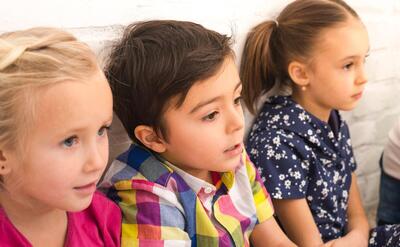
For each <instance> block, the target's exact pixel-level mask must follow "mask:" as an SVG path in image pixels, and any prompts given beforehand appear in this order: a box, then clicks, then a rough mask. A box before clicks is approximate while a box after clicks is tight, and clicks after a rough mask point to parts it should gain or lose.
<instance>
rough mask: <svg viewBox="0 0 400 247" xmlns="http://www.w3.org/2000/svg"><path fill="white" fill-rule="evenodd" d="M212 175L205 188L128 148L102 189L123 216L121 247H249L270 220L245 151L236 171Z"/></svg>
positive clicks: (169, 166)
mask: <svg viewBox="0 0 400 247" xmlns="http://www.w3.org/2000/svg"><path fill="white" fill-rule="evenodd" d="M215 174H217V173H215ZM215 174H214V179H213V180H215V183H214V185H212V184H209V183H207V182H205V181H202V180H200V179H198V178H195V177H193V176H191V175H190V174H187V173H186V172H184V171H182V170H180V169H179V168H176V167H174V166H173V165H172V164H169V163H168V162H167V161H165V160H163V159H161V158H160V157H158V156H156V155H154V154H153V153H152V152H150V151H148V150H146V149H144V148H142V147H140V146H137V145H132V146H131V147H130V148H129V150H128V151H126V152H125V153H123V154H121V155H120V156H119V157H118V158H117V159H116V160H115V161H114V162H113V163H112V165H111V167H110V169H109V170H108V171H107V174H106V176H105V178H104V181H103V182H102V185H101V187H103V188H105V189H106V190H107V195H108V196H109V197H110V198H111V199H113V200H114V201H116V202H117V203H118V205H119V206H120V208H121V210H122V213H123V223H122V239H121V242H122V246H123V247H125V246H126V247H127V246H152V247H153V246H154V247H157V246H174V247H175V246H249V245H250V244H249V236H250V234H251V232H252V230H253V229H254V226H255V225H256V224H258V223H261V222H263V221H265V220H267V219H269V218H270V217H272V215H273V207H272V204H271V201H270V199H269V195H268V192H267V191H266V189H265V187H264V185H263V182H262V181H261V179H260V177H259V175H258V173H257V171H256V169H255V168H254V166H253V164H252V163H251V161H250V160H249V158H248V156H247V154H246V153H245V151H243V155H242V159H241V162H240V164H239V165H238V167H237V168H236V170H235V171H232V172H225V173H222V174H219V175H217V176H215Z"/></svg>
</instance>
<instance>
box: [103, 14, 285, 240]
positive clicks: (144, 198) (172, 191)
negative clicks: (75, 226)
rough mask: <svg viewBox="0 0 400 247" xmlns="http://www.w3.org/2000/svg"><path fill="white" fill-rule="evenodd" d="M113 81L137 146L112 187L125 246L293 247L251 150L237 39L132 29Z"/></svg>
mask: <svg viewBox="0 0 400 247" xmlns="http://www.w3.org/2000/svg"><path fill="white" fill-rule="evenodd" d="M106 74H107V77H108V79H109V82H110V84H111V88H112V91H113V95H114V103H115V105H114V110H115V112H116V114H117V115H118V117H119V118H120V120H121V122H122V124H123V126H124V128H125V129H126V131H127V133H128V135H129V136H130V138H131V139H132V140H133V141H134V143H135V144H132V145H131V147H130V148H129V149H128V150H127V151H126V152H125V153H123V154H121V155H120V156H119V157H118V158H117V159H116V160H115V161H114V162H113V164H112V165H111V168H110V169H109V171H108V173H107V174H106V176H105V181H104V182H103V186H105V187H107V185H108V186H109V187H110V188H109V190H108V196H109V197H110V198H112V199H113V200H115V201H116V202H117V203H118V204H119V206H120V207H121V209H122V212H123V217H124V223H123V226H122V228H123V230H122V245H123V246H138V245H139V246H249V245H250V243H249V236H250V239H251V242H252V244H253V245H254V246H266V245H268V246H275V245H278V244H282V245H284V246H290V241H289V240H288V239H287V238H286V236H285V235H284V234H283V233H282V231H281V230H280V228H279V226H278V225H277V224H276V222H275V220H274V218H273V208H272V205H271V202H270V200H269V196H268V193H267V191H266V190H265V188H264V186H263V183H262V181H261V180H260V178H259V176H258V174H257V172H256V170H255V169H254V166H253V164H252V163H251V162H250V160H249V159H248V158H247V155H246V153H245V151H244V149H243V144H242V139H243V135H244V133H243V132H244V130H243V125H244V118H243V112H242V107H241V103H240V99H241V87H242V86H241V82H240V79H239V75H238V72H237V69H236V66H235V64H234V54H233V51H232V50H231V48H230V38H228V37H227V36H224V35H221V34H219V33H217V32H214V31H211V30H207V29H205V28H204V27H202V26H200V25H198V24H195V23H191V22H183V21H149V22H142V23H137V24H134V25H130V26H129V27H127V29H126V30H125V33H124V35H123V38H122V40H121V41H120V42H119V43H118V44H117V45H116V46H115V47H114V49H113V51H112V53H111V56H110V59H109V61H108V66H107V68H106Z"/></svg>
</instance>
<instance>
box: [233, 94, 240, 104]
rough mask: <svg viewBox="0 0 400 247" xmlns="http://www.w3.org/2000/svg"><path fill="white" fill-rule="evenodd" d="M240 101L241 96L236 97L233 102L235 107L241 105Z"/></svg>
mask: <svg viewBox="0 0 400 247" xmlns="http://www.w3.org/2000/svg"><path fill="white" fill-rule="evenodd" d="M241 100H242V96H240V97H237V98H236V99H235V100H234V101H233V102H234V103H235V105H240V104H241Z"/></svg>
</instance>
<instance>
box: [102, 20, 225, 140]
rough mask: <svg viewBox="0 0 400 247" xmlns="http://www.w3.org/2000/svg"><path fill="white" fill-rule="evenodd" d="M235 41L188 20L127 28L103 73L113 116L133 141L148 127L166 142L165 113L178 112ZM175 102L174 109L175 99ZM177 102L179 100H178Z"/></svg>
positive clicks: (211, 73)
mask: <svg viewBox="0 0 400 247" xmlns="http://www.w3.org/2000/svg"><path fill="white" fill-rule="evenodd" d="M230 45H231V39H230V37H227V36H226V35H222V34H219V33H217V32H215V31H212V30H208V29H206V28H204V27H203V26H201V25H199V24H196V23H192V22H186V21H174V20H154V21H146V22H139V23H134V24H131V25H129V26H128V27H127V28H126V29H125V31H124V34H123V37H122V39H121V40H119V41H118V42H117V43H116V44H115V46H114V47H113V48H112V51H111V55H110V57H109V59H108V61H107V65H106V68H105V74H106V76H107V78H108V81H109V83H110V85H111V89H112V92H113V98H114V111H115V112H116V114H117V116H118V117H119V119H120V120H121V122H122V124H123V125H124V128H125V130H126V131H127V133H128V135H129V137H130V138H131V139H132V140H134V141H136V142H138V143H139V140H138V139H137V138H136V137H135V134H134V131H135V128H136V127H137V126H138V125H147V126H150V127H152V128H154V130H155V131H156V132H157V134H161V136H162V137H163V138H164V139H167V136H168V133H167V130H166V129H165V126H163V114H164V112H165V111H166V110H167V109H168V108H169V107H177V108H178V107H180V106H181V105H182V103H183V102H184V100H185V97H186V95H187V93H188V91H189V89H190V88H191V87H192V86H193V85H194V84H195V83H196V82H199V81H201V80H204V79H207V78H209V77H211V76H213V75H214V74H215V73H216V72H217V71H218V70H219V68H220V67H221V66H222V64H223V62H224V60H225V58H226V57H227V56H233V51H232V49H231V47H230ZM172 98H177V103H176V104H175V105H171V99H172ZM174 102H175V101H174Z"/></svg>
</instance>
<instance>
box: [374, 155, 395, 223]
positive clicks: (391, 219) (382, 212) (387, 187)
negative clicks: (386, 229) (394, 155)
mask: <svg viewBox="0 0 400 247" xmlns="http://www.w3.org/2000/svg"><path fill="white" fill-rule="evenodd" d="M379 163H380V167H381V183H380V188H379V205H378V215H377V217H378V222H385V223H386V224H388V223H389V224H400V180H398V179H396V178H393V177H391V176H389V175H387V174H386V173H385V171H384V170H383V169H382V165H383V164H382V157H381V159H380V162H379Z"/></svg>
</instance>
